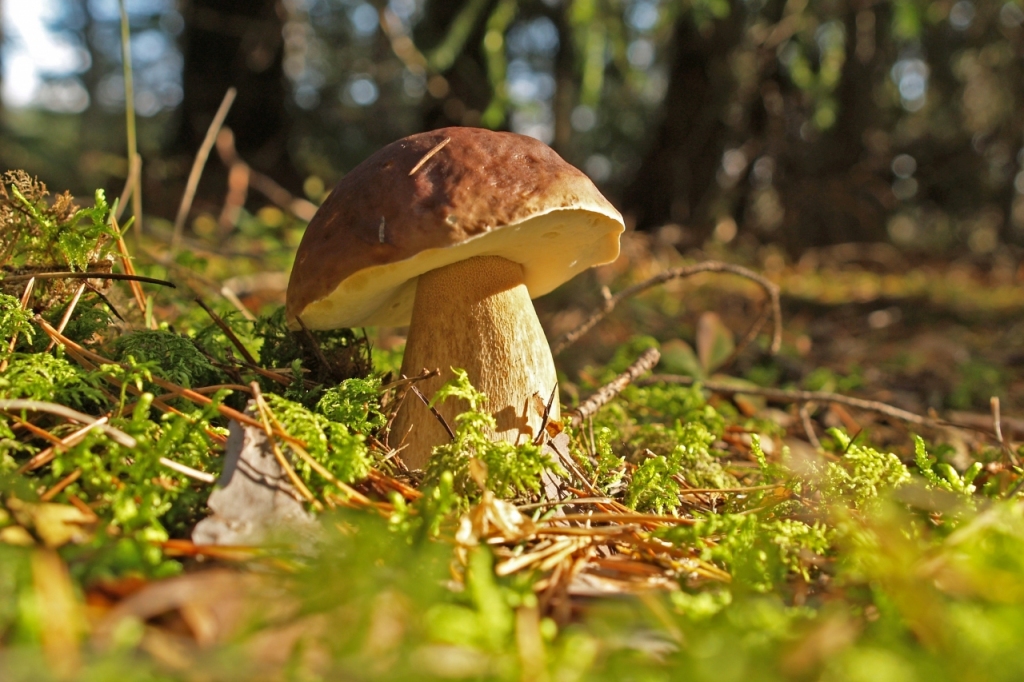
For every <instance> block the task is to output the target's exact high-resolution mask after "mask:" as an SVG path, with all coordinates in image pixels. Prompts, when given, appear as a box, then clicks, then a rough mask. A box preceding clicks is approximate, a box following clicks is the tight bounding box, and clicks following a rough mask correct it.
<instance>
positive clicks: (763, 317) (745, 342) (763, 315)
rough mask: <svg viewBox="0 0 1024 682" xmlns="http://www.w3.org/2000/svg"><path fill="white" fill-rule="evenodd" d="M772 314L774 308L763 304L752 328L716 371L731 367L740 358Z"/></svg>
mask: <svg viewBox="0 0 1024 682" xmlns="http://www.w3.org/2000/svg"><path fill="white" fill-rule="evenodd" d="M771 316H772V309H771V308H769V307H768V306H762V308H761V312H760V314H758V316H757V319H756V320H754V323H753V324H752V325H750V329H748V330H747V333H746V334H744V335H743V338H742V339H740V342H739V343H737V344H736V347H735V348H734V349H733V351H732V353H730V354H729V357H727V358H726V359H725V360H723V361H722V364H721V365H719V366H718V368H717V369H716V370H715V371H716V372H721V371H722V370H723V369H725V368H726V367H729V366H730V365H731V364H732V363H734V362H735V361H736V358H738V357H739V356H740V354H741V353H742V352H743V351H745V350H746V349H747V346H749V345H750V344H752V343H753V342H754V339H756V338H757V335H758V334H760V333H761V330H762V329H764V326H765V324H767V323H768V320H769V319H771Z"/></svg>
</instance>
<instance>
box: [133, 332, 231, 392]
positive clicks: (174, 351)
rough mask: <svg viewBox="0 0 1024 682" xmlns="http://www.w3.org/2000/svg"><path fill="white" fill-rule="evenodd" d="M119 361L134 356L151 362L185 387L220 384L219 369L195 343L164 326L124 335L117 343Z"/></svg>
mask: <svg viewBox="0 0 1024 682" xmlns="http://www.w3.org/2000/svg"><path fill="white" fill-rule="evenodd" d="M114 350H115V351H116V355H115V359H116V360H126V359H127V358H132V359H133V360H134V361H135V362H138V363H151V364H152V366H153V368H154V373H155V374H157V375H158V376H160V377H162V378H164V379H167V380H168V381H172V382H174V383H176V384H178V385H180V386H184V387H185V388H194V387H200V386H207V385H212V384H216V383H220V382H219V381H218V379H219V378H220V375H219V373H218V372H217V369H216V368H215V367H214V366H213V365H212V364H210V361H209V360H207V359H206V356H204V355H203V354H202V353H201V352H200V351H199V349H198V348H196V345H195V343H194V342H193V341H192V340H191V339H188V338H186V337H184V336H181V335H179V334H175V333H174V332H170V331H166V330H163V329H152V330H150V329H143V330H139V331H135V332H131V333H130V334H125V335H124V336H121V337H119V338H118V339H117V341H115V343H114Z"/></svg>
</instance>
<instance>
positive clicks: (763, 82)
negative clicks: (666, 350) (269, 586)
mask: <svg viewBox="0 0 1024 682" xmlns="http://www.w3.org/2000/svg"><path fill="white" fill-rule="evenodd" d="M0 7H2V32H3V43H2V45H3V47H2V52H0V58H2V67H3V68H2V79H3V83H2V93H3V99H2V112H0V113H2V119H0V120H2V129H0V166H3V167H4V168H25V169H26V170H28V171H29V172H30V173H32V174H36V175H39V176H40V177H42V178H44V179H45V180H46V181H47V182H48V183H50V184H51V185H52V186H55V187H61V188H64V187H67V188H69V189H71V190H72V191H73V192H74V193H75V194H78V195H85V196H89V195H91V193H92V190H93V189H94V188H95V187H106V188H108V194H109V195H111V196H116V195H117V194H118V193H120V189H121V188H122V187H123V185H124V183H125V178H126V176H127V172H128V163H127V158H126V153H125V146H124V145H125V143H124V132H123V129H124V123H123V121H124V112H123V107H124V97H125V94H124V93H125V88H124V82H123V78H122V67H121V63H120V62H121V52H120V37H119V16H120V15H119V2H118V0H33V1H32V2H27V1H25V0H0ZM125 7H126V10H127V12H128V15H129V18H130V24H131V30H132V39H131V40H132V42H131V47H132V55H133V61H134V73H135V89H136V97H135V110H136V113H137V114H138V116H139V125H140V133H139V135H140V137H139V140H140V142H139V144H140V150H141V153H142V155H143V159H144V171H143V175H144V190H145V191H144V196H145V198H146V203H147V218H146V223H145V224H146V226H147V227H150V226H152V227H153V229H154V230H156V231H157V232H160V226H161V221H164V223H166V225H165V226H169V221H170V219H172V218H173V216H174V212H175V209H176V207H177V204H178V201H179V199H180V196H181V193H182V189H183V187H184V184H185V178H186V176H187V173H188V170H189V167H190V165H191V162H192V158H193V156H194V154H195V151H196V149H197V148H198V147H199V144H200V141H201V140H202V137H203V135H204V134H205V132H206V129H207V127H208V126H209V123H210V121H211V120H212V118H213V115H214V112H215V111H216V109H217V107H218V105H219V104H220V101H221V99H222V97H223V96H224V93H225V91H226V90H227V89H228V87H230V86H234V87H236V88H237V89H238V98H237V101H236V102H235V103H234V106H233V108H232V109H231V112H230V114H229V116H228V118H227V123H226V125H227V127H228V128H230V130H231V131H232V132H233V134H234V140H233V141H234V147H235V150H236V151H237V154H238V156H239V157H240V158H241V159H243V160H244V161H245V162H246V163H247V164H248V165H249V166H251V168H252V169H253V170H254V171H256V172H257V173H261V174H263V175H265V176H267V177H268V178H269V179H271V180H273V181H274V182H275V183H276V185H277V186H278V187H279V189H283V190H287V191H288V192H290V193H291V194H292V195H294V196H295V197H303V196H304V197H305V198H307V199H308V200H310V201H312V202H313V203H317V202H319V201H320V200H321V199H322V198H323V196H324V194H325V191H326V189H325V188H329V187H330V186H331V185H332V183H333V182H334V181H336V180H337V179H338V178H339V177H341V176H342V175H343V174H344V173H345V172H346V171H348V170H349V169H351V168H352V167H353V166H354V165H355V164H357V163H358V162H359V161H361V160H362V159H364V158H365V157H366V156H367V155H369V154H370V153H371V152H372V151H374V150H375V149H377V148H379V147H380V146H382V145H384V144H386V143H388V142H391V141H393V140H395V139H397V138H399V137H402V136H404V135H407V134H410V133H414V132H417V131H420V130H425V129H430V128H435V127H439V126H445V125H473V126H486V127H492V128H505V129H510V130H514V131H517V132H520V133H525V134H528V135H533V136H535V137H538V138H540V139H542V140H544V141H546V142H548V143H550V144H552V145H553V146H554V147H555V148H556V149H557V150H558V151H559V152H560V153H561V154H562V155H564V156H565V157H566V158H567V159H569V160H570V161H571V162H572V163H574V164H576V165H578V166H579V167H581V168H583V169H584V170H585V171H586V172H587V173H588V174H589V175H590V176H591V177H592V178H593V179H594V180H595V182H597V183H598V184H599V185H600V186H601V187H602V189H604V190H605V191H606V192H607V193H608V194H609V195H610V196H611V197H612V199H613V201H614V202H615V203H616V204H617V205H618V206H619V207H620V208H621V209H622V211H623V212H624V213H625V214H626V215H627V216H628V219H629V220H630V221H631V222H632V223H633V224H634V225H635V226H636V227H637V228H638V229H653V228H660V230H661V231H660V234H661V236H662V239H663V240H668V241H669V242H672V243H675V244H677V245H679V246H680V247H682V248H686V247H688V246H700V245H702V244H704V243H706V242H707V240H708V239H712V240H714V241H718V242H727V243H734V244H738V245H740V246H741V247H742V246H744V245H745V246H747V247H752V248H756V247H757V246H759V245H762V244H765V243H769V242H773V243H778V244H781V245H783V246H784V247H785V248H786V249H787V250H789V251H790V252H791V253H797V252H800V251H803V250H805V249H806V248H808V247H812V246H821V245H828V244H839V243H844V242H856V241H889V242H892V243H894V244H895V245H896V246H898V247H900V248H901V249H904V250H905V251H906V252H907V253H920V254H938V255H943V256H949V255H955V256H957V257H959V256H963V255H965V254H966V255H968V256H969V257H971V258H975V259H981V260H983V261H988V259H992V258H994V259H997V260H999V259H1001V260H1002V261H1004V262H1005V261H1009V262H1010V263H1012V264H1016V263H1018V262H1019V259H1020V252H1019V248H1020V246H1022V245H1024V172H1022V170H1021V169H1022V166H1024V116H1021V115H1020V112H1021V110H1022V98H1024V73H1022V64H1024V62H1022V60H1021V56H1022V54H1024V2H1022V1H1021V0H1006V1H1004V0H985V1H983V2H982V1H978V2H973V1H972V0H889V1H876V0H685V1H681V0H461V1H459V2H456V1H453V0H443V1H442V0H386V1H385V0H372V1H371V2H364V1H363V0H127V1H126V2H125ZM219 149H220V150H221V151H222V154H221V158H222V159H223V158H224V154H223V151H224V150H223V149H221V148H220V147H219ZM229 180H230V178H229V172H228V168H227V167H226V165H225V164H223V163H219V162H218V161H217V160H216V158H214V160H213V161H211V163H210V164H209V165H208V168H207V171H206V173H205V174H204V176H203V179H202V183H201V184H200V188H199V194H198V198H197V200H196V203H195V205H194V207H193V210H192V214H191V216H190V220H189V223H188V225H189V227H190V228H191V229H192V230H194V231H195V232H197V233H209V232H211V231H215V227H214V226H213V220H212V216H215V215H217V214H218V213H219V212H221V211H222V205H223V204H224V201H225V196H227V195H229V194H230V190H229ZM271 190H273V187H271ZM272 193H273V192H272V191H271V194H272ZM264 194H266V192H264ZM279 196H287V195H279ZM242 200H243V201H244V202H245V208H246V209H247V210H246V211H243V212H241V213H237V212H236V213H235V214H233V215H228V216H226V217H225V215H223V214H222V215H221V216H220V218H219V220H220V222H221V224H222V225H224V224H225V221H226V223H227V225H226V228H225V229H227V228H231V227H233V225H232V224H231V223H236V224H237V223H239V222H244V219H245V216H246V215H251V214H256V213H257V212H258V211H259V209H260V208H261V206H263V205H266V204H268V203H269V202H268V201H267V200H266V199H265V198H264V196H261V195H259V194H256V193H250V194H249V196H248V197H247V198H246V197H245V196H243V197H242ZM261 202H262V203H261ZM277 203H278V204H281V203H285V205H286V206H290V205H291V204H288V202H282V201H281V200H280V198H279V199H278V201H277ZM298 213H299V214H300V217H301V215H302V211H298ZM263 218H265V219H267V220H264V222H271V223H272V222H274V221H275V220H277V222H278V223H280V221H281V220H282V218H281V216H280V212H278V213H277V214H274V213H273V212H270V213H265V214H264V215H263ZM666 226H668V227H666ZM1012 269H1015V267H1011V270H1012Z"/></svg>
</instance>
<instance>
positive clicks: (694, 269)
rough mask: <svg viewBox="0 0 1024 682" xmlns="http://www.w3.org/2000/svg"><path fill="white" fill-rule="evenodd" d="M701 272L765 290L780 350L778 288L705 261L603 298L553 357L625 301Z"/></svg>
mask: <svg viewBox="0 0 1024 682" xmlns="http://www.w3.org/2000/svg"><path fill="white" fill-rule="evenodd" d="M702 272H728V273H731V274H734V275H738V276H740V277H745V278H747V279H749V280H752V281H754V282H756V283H757V284H759V285H760V286H761V288H763V289H764V290H765V293H767V294H768V297H769V299H770V300H771V313H772V344H771V352H772V353H773V354H774V353H777V352H778V350H779V348H780V347H781V346H782V305H781V303H780V301H779V287H778V285H777V284H775V283H774V282H772V281H771V280H769V279H767V278H765V277H763V276H762V275H759V274H757V273H756V272H754V271H753V270H748V269H747V268H745V267H743V266H740V265H734V264H732V263H722V262H720V261H705V262H703V263H697V264H695V265H686V266H683V267H680V268H673V269H671V270H666V271H665V272H662V273H660V274H657V275H655V276H654V277H651V278H650V279H648V280H646V281H643V282H640V283H639V284H634V285H633V286H631V287H627V288H625V289H623V290H622V291H620V292H619V293H617V294H615V295H613V296H606V297H605V300H604V303H602V305H601V309H600V310H598V311H596V312H594V313H593V314H592V315H591V316H590V317H589V318H587V319H586V320H585V321H584V322H583V324H581V325H580V326H578V327H576V329H573V330H572V331H570V332H569V333H567V334H565V335H564V336H562V338H560V339H558V341H556V342H555V343H553V344H551V353H552V355H558V354H559V353H561V352H562V351H563V350H565V349H566V348H568V347H569V346H571V345H572V344H574V343H576V342H577V341H578V340H579V339H580V338H581V337H582V336H583V335H584V334H586V333H587V332H588V331H590V330H591V329H592V328H593V327H594V325H596V324H597V323H598V322H600V321H601V320H603V319H604V318H605V317H606V316H607V315H608V314H609V313H611V312H612V311H613V310H615V306H617V305H618V304H619V303H621V302H622V301H624V300H625V299H627V298H630V297H632V296H636V295H637V294H639V293H642V292H644V291H647V290H648V289H650V288H652V287H655V286H657V285H659V284H664V283H665V282H668V281H670V280H673V279H681V278H683V277H691V276H693V275H697V274H700V273H702Z"/></svg>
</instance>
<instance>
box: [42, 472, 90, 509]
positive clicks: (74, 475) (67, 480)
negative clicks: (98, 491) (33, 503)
mask: <svg viewBox="0 0 1024 682" xmlns="http://www.w3.org/2000/svg"><path fill="white" fill-rule="evenodd" d="M81 477H82V470H81V469H75V470H74V471H72V472H71V473H70V474H68V475H67V476H65V477H64V478H62V479H60V481H58V482H57V484H56V485H55V486H53V487H52V488H50V489H49V490H47V491H46V492H45V493H43V494H42V495H40V496H39V499H40V500H42V501H43V502H49V501H50V500H52V499H53V498H55V497H57V495H60V493H61V491H62V490H64V488H67V487H68V486H69V485H71V484H72V483H74V482H75V481H77V480H78V479H79V478H81Z"/></svg>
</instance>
